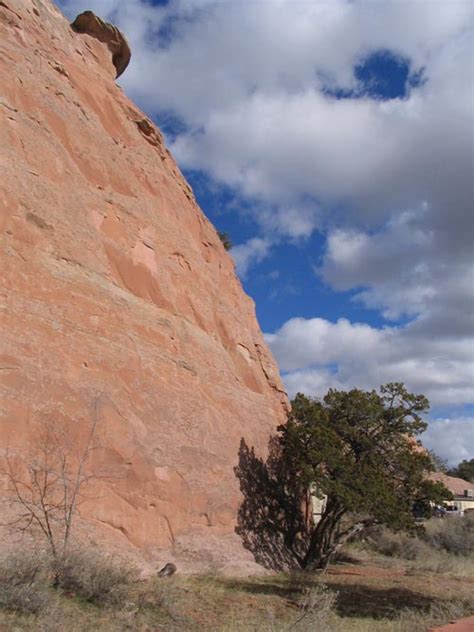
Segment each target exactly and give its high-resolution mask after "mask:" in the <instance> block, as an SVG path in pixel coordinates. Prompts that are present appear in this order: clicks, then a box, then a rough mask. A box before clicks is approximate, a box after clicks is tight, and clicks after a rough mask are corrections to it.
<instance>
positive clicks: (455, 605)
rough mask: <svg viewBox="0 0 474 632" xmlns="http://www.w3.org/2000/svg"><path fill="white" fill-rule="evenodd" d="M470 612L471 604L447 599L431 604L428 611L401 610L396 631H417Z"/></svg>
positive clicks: (447, 621) (442, 623) (444, 622)
mask: <svg viewBox="0 0 474 632" xmlns="http://www.w3.org/2000/svg"><path fill="white" fill-rule="evenodd" d="M471 613H472V608H471V606H470V605H469V604H468V603H467V602H464V601H448V602H444V603H439V604H433V605H432V606H431V607H430V608H429V610H428V611H423V610H403V611H402V612H401V613H400V617H399V620H398V625H397V628H396V631H397V632H419V631H420V630H426V629H427V628H428V627H430V626H435V625H436V626H438V625H444V624H446V623H449V622H450V621H454V620H456V619H460V618H462V617H465V616H468V615H469V614H471Z"/></svg>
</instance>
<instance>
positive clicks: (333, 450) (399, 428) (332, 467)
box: [279, 383, 450, 567]
mask: <svg viewBox="0 0 474 632" xmlns="http://www.w3.org/2000/svg"><path fill="white" fill-rule="evenodd" d="M428 407H429V403H428V400H427V399H426V397H424V396H423V395H413V394H411V393H409V392H408V391H407V390H406V389H405V387H404V386H403V384H400V383H390V384H387V385H386V386H382V387H381V389H380V393H377V392H376V391H369V392H366V391H361V390H358V389H353V390H351V391H348V392H344V391H337V390H333V389H331V390H330V391H329V392H328V393H327V395H326V396H325V397H324V399H323V400H322V401H320V400H316V399H312V398H309V397H306V396H305V395H302V394H301V393H299V394H298V395H297V396H296V398H295V399H294V400H293V402H292V412H291V415H290V417H289V419H288V423H287V424H286V425H285V426H280V428H279V430H280V432H281V442H282V445H283V450H284V454H285V458H286V459H287V461H288V462H291V463H293V465H294V467H295V470H296V471H297V472H298V476H299V477H300V478H302V480H303V481H304V482H305V484H306V485H307V486H308V487H309V486H311V485H314V486H315V487H316V488H317V490H318V491H319V492H320V493H321V494H324V495H325V496H326V497H327V501H326V507H325V510H324V511H323V514H322V517H321V520H320V522H319V523H318V524H317V525H316V527H315V529H314V532H313V534H312V536H311V542H310V546H309V548H308V552H307V554H306V556H305V559H304V562H303V564H304V566H309V567H325V566H326V565H327V563H328V561H329V558H330V557H331V555H332V554H333V553H334V552H335V551H336V550H337V549H338V547H339V546H340V545H341V544H342V543H343V542H344V541H345V540H346V539H348V538H349V537H352V535H354V534H355V533H357V532H358V531H360V530H362V529H363V528H366V527H367V526H370V525H372V524H385V525H387V526H388V527H390V528H391V529H393V530H405V531H408V532H415V531H416V529H417V525H416V522H415V518H414V516H413V511H412V509H413V505H414V503H415V502H416V503H418V504H424V505H425V506H426V507H428V506H429V503H430V502H435V503H441V502H442V500H443V499H446V498H449V497H450V493H449V491H448V490H447V489H446V488H445V487H444V485H442V484H441V483H439V482H434V481H431V480H429V479H428V478H427V474H428V473H429V472H430V471H433V463H432V459H431V457H430V455H429V454H428V453H427V452H426V451H425V450H424V449H423V448H421V447H420V446H419V443H418V442H417V440H416V438H417V437H418V435H420V434H421V433H422V432H423V431H424V430H425V429H426V423H425V422H424V421H423V420H422V418H421V414H422V413H424V412H426V411H427V410H428ZM351 516H355V517H353V518H351ZM343 518H344V521H345V523H346V524H345V526H344V529H342V527H341V525H342V524H343V522H344V521H343Z"/></svg>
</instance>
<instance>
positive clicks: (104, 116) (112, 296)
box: [0, 0, 287, 568]
mask: <svg viewBox="0 0 474 632" xmlns="http://www.w3.org/2000/svg"><path fill="white" fill-rule="evenodd" d="M98 23H99V25H100V24H103V23H102V22H101V21H99V22H98ZM89 24H90V22H89ZM88 32H89V31H88ZM114 33H115V30H114ZM99 39H101V37H99ZM123 41H124V40H123ZM108 47H110V42H109V41H107V42H106V45H104V44H103V43H102V41H99V40H98V39H97V33H94V34H93V37H90V36H89V35H87V34H85V35H83V34H78V33H77V32H75V31H74V30H72V29H71V27H70V25H69V23H68V22H67V21H66V19H65V18H64V17H63V15H62V14H61V13H60V11H59V10H58V9H57V8H56V7H55V6H54V5H53V4H52V3H51V2H49V0H6V2H2V3H0V147H1V154H0V167H1V171H2V178H1V180H0V231H1V244H2V245H1V253H0V267H1V270H2V280H1V283H2V289H1V295H2V298H3V300H4V307H5V310H4V312H3V316H2V319H1V323H0V325H1V332H0V340H1V343H0V344H1V349H0V356H1V357H0V366H1V368H2V370H1V371H0V374H1V380H2V406H1V408H2V420H1V422H0V424H1V425H0V449H3V448H6V447H9V448H10V449H11V450H12V451H16V452H17V453H18V454H20V455H21V454H27V453H28V450H29V449H30V448H31V446H33V445H34V443H35V438H36V436H37V433H38V429H39V428H40V427H41V426H42V424H44V423H46V422H48V423H54V424H57V426H58V428H71V427H72V428H74V433H75V434H74V438H75V441H76V442H77V444H78V445H80V444H81V441H82V440H83V439H84V435H85V434H86V432H87V428H88V427H89V421H90V416H91V406H92V403H93V401H94V399H95V397H96V394H97V393H99V394H100V405H99V408H98V415H99V423H98V426H97V428H98V433H99V437H98V439H99V440H100V445H101V449H100V450H98V451H97V452H94V454H93V456H92V459H91V462H90V463H89V468H90V470H91V472H96V473H100V472H102V471H106V472H107V473H108V475H107V476H105V477H99V478H98V479H97V480H96V482H95V487H94V490H93V493H91V494H88V496H87V498H86V499H85V501H84V503H83V504H82V505H81V507H80V515H81V522H80V524H81V529H82V533H83V534H84V535H85V536H87V537H90V538H92V539H94V540H96V541H100V542H101V543H104V544H106V545H107V546H110V547H113V546H118V547H120V548H121V550H125V549H127V547H128V549H129V550H130V551H132V552H137V554H138V552H140V551H141V552H144V553H146V554H147V555H151V556H155V557H156V558H157V559H162V560H170V559H172V560H178V559H182V558H185V559H187V560H188V561H189V559H191V558H192V559H193V560H194V561H195V562H196V563H199V562H200V561H207V562H209V561H211V560H212V559H213V556H214V559H215V555H216V554H215V552H213V551H216V550H217V551H219V553H218V555H219V559H220V560H221V561H222V562H223V563H224V564H225V563H228V562H229V560H234V559H242V560H244V559H249V558H248V557H246V555H247V556H248V554H247V553H246V552H244V551H243V549H242V548H241V545H240V540H239V539H238V537H237V536H236V535H235V534H234V527H235V523H236V517H237V511H238V507H239V503H240V491H239V488H238V482H237V480H236V478H235V475H234V471H233V468H234V467H235V466H236V465H237V463H238V451H239V444H240V441H241V439H242V438H244V439H245V441H246V442H247V444H248V445H251V446H255V448H256V450H257V452H260V453H262V454H263V453H264V452H265V450H266V447H267V442H268V439H269V436H270V435H271V434H272V433H273V432H274V431H275V428H276V427H277V425H278V424H279V423H281V422H282V421H283V419H284V417H285V414H286V413H285V411H286V407H287V399H286V395H285V393H284V389H283V387H282V384H281V381H280V377H279V374H278V370H277V368H276V366H275V363H274V361H273V359H272V357H271V355H270V354H269V352H268V349H267V347H266V345H265V342H264V340H263V337H262V334H261V332H260V329H259V327H258V324H257V321H256V318H255V312H254V306H253V303H252V301H251V300H250V299H249V298H248V297H247V296H246V295H245V294H244V292H243V290H242V287H241V284H240V282H239V280H238V278H237V277H236V274H235V269H234V264H233V262H232V260H231V258H230V257H229V255H228V254H227V253H226V251H225V249H224V247H223V245H222V243H221V241H220V239H219V237H218V235H217V233H216V230H215V229H214V227H213V226H212V225H211V224H210V222H209V221H208V220H207V219H206V217H205V216H204V215H203V213H202V212H201V210H200V209H199V207H198V206H197V204H196V202H195V199H194V196H193V194H192V191H191V189H190V187H189V185H188V184H187V183H186V181H185V180H184V178H183V176H182V175H181V173H180V171H179V169H178V167H177V165H176V163H175V161H174V160H173V158H172V156H171V155H170V153H169V152H168V150H167V149H166V147H165V146H164V144H163V139H162V135H161V133H160V132H159V130H158V129H157V128H156V127H155V126H154V125H153V123H152V122H151V121H150V120H149V119H148V118H147V117H146V116H145V115H144V114H143V113H142V112H141V111H140V110H139V109H138V108H137V107H136V106H135V105H134V104H133V103H131V102H130V101H129V100H128V99H127V97H126V96H124V94H123V92H122V90H121V89H120V88H119V87H118V86H117V85H115V83H114V79H113V77H114V75H115V69H114V66H113V63H112V60H111V56H110V50H109V48H108ZM121 50H122V53H120V50H119V51H115V52H114V50H112V52H113V55H116V54H118V55H119V56H118V58H115V60H114V63H115V64H117V72H120V70H121V69H122V67H123V64H124V60H126V57H127V54H128V53H125V52H124V51H125V49H121ZM211 543H212V549H213V551H211V550H210V549H211ZM226 560H227V562H226ZM180 568H181V565H180Z"/></svg>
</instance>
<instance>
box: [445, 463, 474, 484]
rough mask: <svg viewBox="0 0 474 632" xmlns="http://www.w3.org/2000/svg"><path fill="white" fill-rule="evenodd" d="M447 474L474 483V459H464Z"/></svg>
mask: <svg viewBox="0 0 474 632" xmlns="http://www.w3.org/2000/svg"><path fill="white" fill-rule="evenodd" d="M447 474H448V475H449V476H455V477H456V478H463V479H464V480H465V481H468V483H474V459H470V460H469V461H468V460H467V459H464V461H461V463H460V464H459V465H458V466H457V467H454V468H452V469H450V470H448V472H447Z"/></svg>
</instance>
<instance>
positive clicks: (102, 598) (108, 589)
mask: <svg viewBox="0 0 474 632" xmlns="http://www.w3.org/2000/svg"><path fill="white" fill-rule="evenodd" d="M53 571H54V577H55V585H56V586H57V587H58V588H61V589H62V590H64V591H67V592H71V593H74V594H75V595H77V596H79V597H82V598H83V599H85V600H87V601H93V602H95V603H100V604H107V605H118V604H120V603H121V602H123V600H124V599H125V597H126V595H127V593H128V590H129V587H130V584H131V582H132V581H133V580H134V579H135V576H136V572H135V570H134V569H133V568H132V567H130V566H127V565H125V564H123V563H121V562H119V561H117V560H115V559H113V558H111V557H106V556H105V555H103V554H101V553H99V552H95V551H84V550H74V551H71V552H70V553H69V554H68V555H67V556H66V557H65V558H64V559H63V560H60V561H56V562H55V563H54V568H53Z"/></svg>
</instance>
